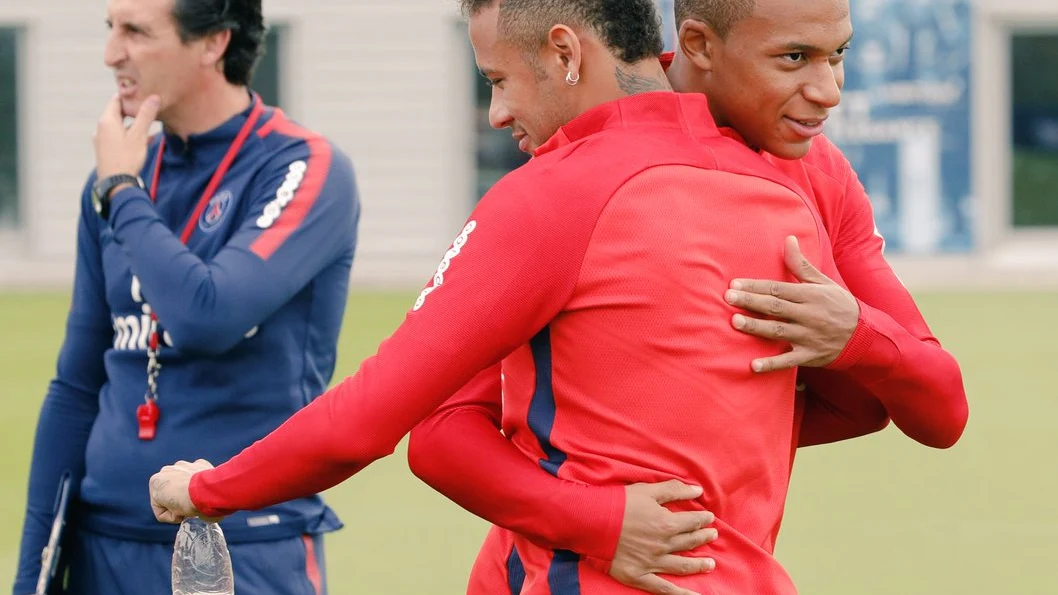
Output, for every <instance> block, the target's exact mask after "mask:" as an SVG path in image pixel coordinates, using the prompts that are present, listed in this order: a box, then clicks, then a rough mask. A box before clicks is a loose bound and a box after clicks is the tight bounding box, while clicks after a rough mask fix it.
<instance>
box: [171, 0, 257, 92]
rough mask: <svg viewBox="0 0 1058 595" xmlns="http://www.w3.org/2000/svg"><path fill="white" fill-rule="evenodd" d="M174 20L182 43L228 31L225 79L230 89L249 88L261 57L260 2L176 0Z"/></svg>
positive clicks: (254, 0) (241, 0)
mask: <svg viewBox="0 0 1058 595" xmlns="http://www.w3.org/2000/svg"><path fill="white" fill-rule="evenodd" d="M173 18H174V19H175V20H176V26H177V30H178V31H179V33H180V40H181V41H183V42H184V43H187V42H189V41H193V40H195V39H200V38H202V37H205V36H207V35H212V34H213V33H219V32H220V31H224V30H225V29H230V30H231V41H230V42H228V49H227V50H225V52H224V58H223V63H224V78H226V79H227V80H228V82H229V83H231V84H233V85H249V84H250V79H251V78H253V69H254V66H256V65H257V60H258V59H259V58H260V57H261V54H262V53H263V47H262V44H263V41H264V35H265V24H264V15H263V14H262V13H261V0H175V1H174V2H173Z"/></svg>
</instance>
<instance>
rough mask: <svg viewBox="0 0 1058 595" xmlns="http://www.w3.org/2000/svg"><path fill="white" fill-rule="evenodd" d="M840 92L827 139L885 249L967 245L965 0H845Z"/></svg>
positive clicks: (941, 248)
mask: <svg viewBox="0 0 1058 595" xmlns="http://www.w3.org/2000/svg"><path fill="white" fill-rule="evenodd" d="M851 4H852V20H853V27H854V28H855V37H854V38H853V41H852V49H851V50H850V51H849V53H848V55H847V58H846V61H845V75H846V78H845V92H844V94H843V95H842V101H841V106H840V108H839V109H838V110H835V112H834V114H833V115H832V117H831V119H830V121H829V122H828V125H827V135H828V136H829V137H830V139H831V140H833V141H834V142H835V143H836V144H837V145H838V146H839V147H841V149H842V150H844V152H845V155H846V156H847V157H848V158H849V161H850V162H851V163H852V166H853V168H854V169H855V170H856V172H857V174H859V176H860V180H861V181H862V182H863V184H864V186H865V187H866V188H867V192H868V194H869V195H870V197H871V200H872V203H873V205H874V209H875V218H876V221H877V225H878V230H879V231H880V232H881V233H882V235H883V236H885V238H886V243H887V248H888V249H890V250H891V251H893V252H903V253H913V254H934V253H941V252H965V251H968V250H970V249H972V248H973V225H972V210H973V202H974V199H973V190H972V183H971V182H972V181H971V169H970V167H971V161H970V159H971V142H972V135H971V131H970V128H971V124H970V123H971V113H970V93H971V88H970V69H971V62H970V59H971V47H970V44H971V39H970V37H971V27H972V25H971V1H970V0H852V2H851Z"/></svg>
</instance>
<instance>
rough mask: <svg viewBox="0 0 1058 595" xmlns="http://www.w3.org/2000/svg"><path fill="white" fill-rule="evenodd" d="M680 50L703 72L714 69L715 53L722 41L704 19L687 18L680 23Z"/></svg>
mask: <svg viewBox="0 0 1058 595" xmlns="http://www.w3.org/2000/svg"><path fill="white" fill-rule="evenodd" d="M679 41H680V51H682V52H683V55H684V56H687V58H688V59H690V61H691V62H692V63H693V64H694V66H695V67H696V68H698V69H699V70H701V71H703V72H711V71H712V70H713V54H714V53H715V52H716V46H717V45H718V44H719V43H720V42H721V39H720V36H719V35H717V34H716V31H714V30H713V28H712V27H710V26H709V24H708V23H706V22H704V21H699V20H696V19H687V20H685V21H683V22H682V23H680V32H679Z"/></svg>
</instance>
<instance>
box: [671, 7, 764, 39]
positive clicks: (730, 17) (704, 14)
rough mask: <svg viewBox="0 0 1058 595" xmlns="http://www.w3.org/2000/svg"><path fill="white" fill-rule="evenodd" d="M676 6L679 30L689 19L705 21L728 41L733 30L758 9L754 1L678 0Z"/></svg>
mask: <svg viewBox="0 0 1058 595" xmlns="http://www.w3.org/2000/svg"><path fill="white" fill-rule="evenodd" d="M675 4H676V6H675V7H674V8H675V9H676V28H677V29H679V27H680V25H681V24H682V23H683V21H686V20H687V19H694V20H696V21H703V22H705V23H707V24H708V25H709V26H710V27H712V28H713V31H715V32H716V34H717V35H719V36H720V38H721V39H726V38H727V34H728V33H730V32H731V28H732V27H734V26H735V25H736V24H737V23H738V22H739V21H741V20H742V19H744V18H746V17H749V16H750V15H752V14H753V9H754V8H756V2H754V0H676V3H675Z"/></svg>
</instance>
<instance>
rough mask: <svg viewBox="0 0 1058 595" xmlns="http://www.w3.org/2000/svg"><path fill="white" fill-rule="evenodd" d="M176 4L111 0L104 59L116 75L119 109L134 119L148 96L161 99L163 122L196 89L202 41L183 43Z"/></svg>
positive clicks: (168, 0)
mask: <svg viewBox="0 0 1058 595" xmlns="http://www.w3.org/2000/svg"><path fill="white" fill-rule="evenodd" d="M173 2H174V0H109V2H108V3H107V25H108V27H109V29H110V32H109V35H108V36H107V44H106V49H105V50H104V53H103V61H104V63H105V64H106V65H107V67H109V68H110V69H112V70H113V71H114V78H115V83H116V84H117V91H118V93H119V95H120V96H121V109H122V111H123V112H124V113H125V115H126V116H135V115H136V112H137V111H138V110H139V108H140V105H141V104H142V103H143V101H144V100H145V99H147V97H149V96H151V95H158V96H159V98H161V109H160V110H159V119H160V120H162V121H163V122H164V121H165V114H166V111H167V110H169V109H172V107H173V106H175V105H178V104H179V103H180V101H181V100H182V99H183V98H184V97H186V96H187V95H188V94H189V93H192V92H194V91H195V89H196V85H197V81H198V78H199V77H200V76H201V71H202V68H201V63H202V51H203V47H204V44H203V42H201V41H192V42H189V43H186V44H185V43H183V42H182V41H181V40H180V36H179V33H178V30H177V24H176V20H175V19H174V17H173Z"/></svg>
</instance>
